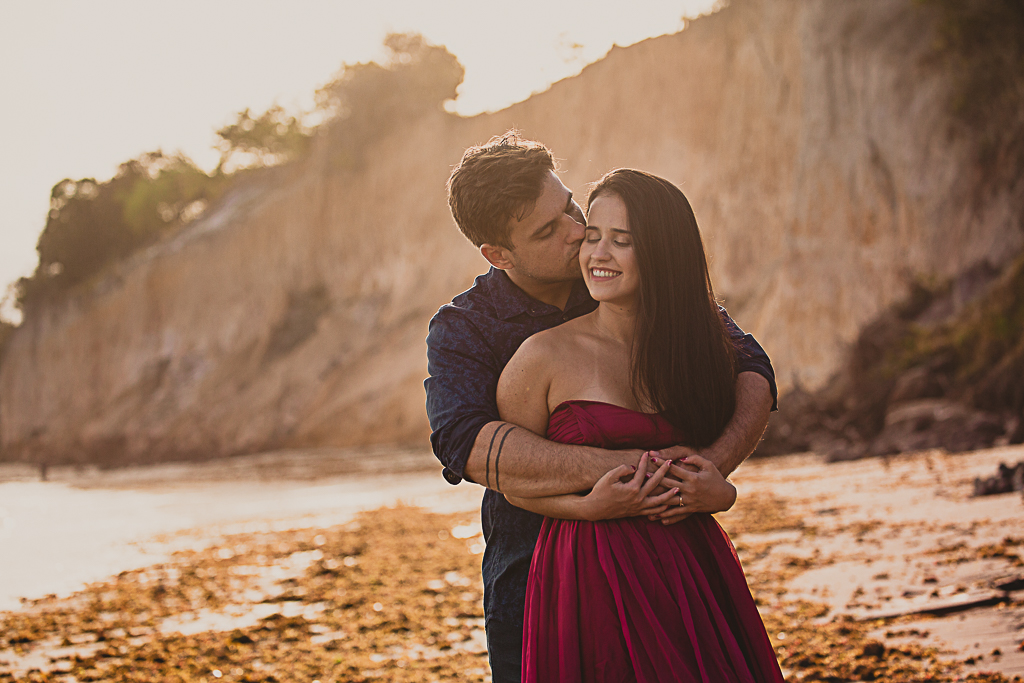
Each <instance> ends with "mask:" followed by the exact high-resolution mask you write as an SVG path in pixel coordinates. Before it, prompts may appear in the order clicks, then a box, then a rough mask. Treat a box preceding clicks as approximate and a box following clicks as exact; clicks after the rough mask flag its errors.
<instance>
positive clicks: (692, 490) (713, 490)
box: [649, 451, 736, 524]
mask: <svg viewBox="0 0 1024 683" xmlns="http://www.w3.org/2000/svg"><path fill="white" fill-rule="evenodd" d="M662 454H664V451H662V452H661V453H658V454H655V455H652V457H651V462H652V463H653V464H658V465H663V464H664V462H663V461H662V460H661V459H660V458H659V455H662ZM661 488H662V489H663V488H676V489H678V490H679V493H678V498H676V499H675V500H672V501H670V506H669V507H668V508H667V509H666V510H665V512H662V513H661V514H660V515H657V516H655V515H651V516H650V517H649V519H650V520H651V521H661V523H662V524H675V523H676V522H680V521H682V520H684V519H686V518H687V517H689V516H690V515H692V514H693V513H695V512H724V511H725V510H728V509H729V508H731V507H732V506H733V503H735V502H736V487H735V486H733V485H732V484H730V483H729V482H728V481H726V480H725V477H723V476H722V473H721V472H719V471H718V468H717V467H715V465H714V464H713V463H712V462H711V461H710V460H708V459H706V458H702V457H701V456H699V455H687V456H685V457H683V458H681V459H680V460H678V461H675V462H673V464H672V465H671V466H670V467H669V469H668V472H667V473H666V474H665V476H664V477H663V478H662V480H661ZM660 490H661V489H659V491H660ZM672 502H674V503H675V505H671V503H672Z"/></svg>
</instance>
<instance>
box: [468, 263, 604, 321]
mask: <svg viewBox="0 0 1024 683" xmlns="http://www.w3.org/2000/svg"><path fill="white" fill-rule="evenodd" d="M487 288H488V290H487V291H488V294H489V295H490V297H491V303H492V304H493V306H494V312H495V314H496V315H497V317H498V318H500V319H501V320H511V319H512V318H514V317H516V316H517V315H522V314H523V313H526V314H528V315H530V316H532V317H534V318H536V317H540V316H545V315H551V314H552V313H559V314H560V313H562V311H561V310H560V309H558V308H557V307H555V306H552V305H551V304H546V303H544V302H543V301H537V300H536V299H534V298H533V297H532V296H530V295H529V294H527V293H526V292H524V291H523V290H521V289H520V288H519V286H518V285H516V283H514V282H512V280H511V279H510V278H509V276H508V274H507V273H506V272H505V271H503V270H500V269H498V268H495V267H494V266H491V269H490V271H488V273H487ZM591 302H593V299H591V298H590V292H588V291H587V287H586V285H584V284H583V279H582V278H580V279H579V280H578V281H576V282H574V283H573V286H572V291H571V292H570V293H569V300H568V302H566V305H565V311H566V312H568V311H569V310H570V309H572V308H575V307H576V306H579V305H580V304H586V303H591Z"/></svg>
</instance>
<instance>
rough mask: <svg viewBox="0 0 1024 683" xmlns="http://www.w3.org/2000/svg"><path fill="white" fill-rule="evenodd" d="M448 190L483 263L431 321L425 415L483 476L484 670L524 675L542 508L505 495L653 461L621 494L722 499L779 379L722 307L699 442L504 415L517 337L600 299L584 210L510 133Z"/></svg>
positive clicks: (469, 157)
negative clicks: (716, 388) (717, 417)
mask: <svg viewBox="0 0 1024 683" xmlns="http://www.w3.org/2000/svg"><path fill="white" fill-rule="evenodd" d="M448 192H449V195H448V198H449V205H450V206H451V209H452V215H453V216H454V218H455V221H456V223H457V225H458V226H459V229H460V230H461V231H462V232H463V234H464V235H465V236H466V237H467V238H468V239H469V240H470V241H471V242H473V244H475V245H476V246H477V247H478V248H479V249H480V252H481V254H482V255H483V256H484V258H485V259H487V261H488V262H489V263H490V264H491V266H492V267H491V269H490V270H489V271H488V272H487V273H486V274H484V275H481V276H479V277H478V278H477V279H476V282H475V283H474V285H473V287H471V288H470V289H469V290H467V291H466V292H463V293H462V294H460V295H459V296H457V297H456V298H455V299H454V300H453V301H452V303H451V304H448V305H445V306H442V307H441V309H440V310H439V311H438V312H437V314H436V315H435V316H434V318H433V319H432V320H431V322H430V332H429V334H428V337H427V359H428V373H429V377H428V378H427V380H426V382H425V387H426V392H427V413H428V416H429V418H430V424H431V428H432V434H431V437H430V438H431V444H432V446H433V450H434V454H435V455H436V456H437V457H438V459H439V460H440V461H441V462H442V464H443V465H444V477H445V478H446V479H447V480H448V481H449V482H450V483H452V484H458V483H459V482H461V481H462V480H463V479H468V480H470V481H472V482H474V483H477V484H479V485H482V486H485V487H486V488H487V491H485V492H484V499H483V505H482V510H481V517H482V523H483V529H484V537H485V540H486V543H487V545H486V550H485V552H484V559H483V580H484V612H485V617H486V620H485V624H486V631H487V648H488V656H489V659H490V663H491V670H492V673H493V679H494V681H495V682H496V683H504V682H512V681H519V680H520V678H521V666H522V652H523V614H524V607H525V603H526V589H527V579H528V576H529V572H530V563H531V560H532V558H533V555H534V548H535V547H536V545H537V539H538V536H539V533H540V530H541V526H542V524H543V522H544V519H545V518H544V517H543V516H542V515H540V514H537V513H535V512H530V511H528V510H525V509H523V508H521V507H517V506H516V505H513V504H512V503H510V502H509V501H508V499H507V498H506V495H507V496H510V497H513V498H521V499H526V498H532V499H536V498H544V497H550V496H562V495H568V494H577V493H580V492H586V491H591V490H592V489H594V488H595V486H596V485H597V484H598V482H601V481H602V479H604V481H605V483H607V482H608V479H607V478H606V475H608V473H609V472H613V471H619V472H622V471H623V470H621V469H620V468H621V467H623V466H626V467H630V468H633V467H636V468H638V469H646V467H647V463H653V464H656V465H657V469H656V470H655V472H654V473H653V477H652V478H654V477H657V478H658V479H657V482H658V483H657V484H656V488H654V489H651V488H650V487H641V489H642V493H643V495H642V496H639V491H634V492H633V494H632V500H631V502H630V505H631V506H632V510H633V511H634V512H636V513H639V514H646V515H651V516H653V515H660V519H658V520H655V521H650V523H651V524H657V523H659V522H660V524H662V525H670V524H674V523H678V522H680V521H682V520H684V519H686V518H687V517H689V516H690V515H692V514H695V513H709V512H718V511H721V510H724V509H727V508H728V507H730V506H731V505H732V502H733V496H734V495H735V494H734V491H732V492H730V490H729V489H730V488H731V485H730V487H729V488H725V487H723V486H722V479H721V478H722V477H724V476H728V475H729V474H730V473H731V472H732V471H733V470H735V468H736V467H737V466H739V464H740V463H741V462H742V461H743V460H744V459H745V458H746V457H747V456H748V455H749V454H750V452H751V451H752V450H753V449H754V447H755V446H756V444H757V441H758V439H759V438H760V436H761V434H762V433H763V432H764V428H765V426H766V424H767V420H768V413H769V411H770V410H771V409H772V408H773V406H774V400H775V397H776V387H775V378H774V373H773V371H772V367H771V363H770V362H769V360H768V356H767V355H766V354H765V353H764V351H763V350H762V349H761V347H760V346H759V345H758V344H757V342H756V341H755V340H754V339H753V337H751V336H750V335H746V334H744V333H743V332H742V330H740V329H739V327H737V326H736V324H735V323H734V322H733V321H732V320H731V319H730V318H729V317H728V315H726V314H725V313H724V311H723V312H722V322H723V324H724V326H725V329H726V330H727V333H728V336H729V338H730V339H731V340H732V344H733V348H734V349H735V373H736V375H735V382H734V385H735V411H734V412H733V414H732V417H731V418H730V419H729V420H728V423H727V424H726V425H725V427H724V429H723V430H722V432H721V435H720V436H718V438H717V439H714V440H713V442H712V443H710V445H708V446H706V447H704V448H701V449H699V452H698V450H697V449H694V448H690V447H687V446H683V445H679V444H675V445H671V444H673V443H674V442H673V441H671V440H669V441H661V442H659V445H660V446H664V447H663V448H660V450H656V451H655V452H651V453H647V454H646V457H645V453H646V452H647V451H648V450H649V449H650V447H646V448H645V447H642V446H641V445H640V444H639V443H633V442H631V441H629V440H627V441H624V442H622V443H615V442H605V443H602V444H570V443H558V442H556V441H553V440H549V439H545V438H544V437H543V436H540V435H539V434H536V433H534V432H533V431H531V430H530V429H527V428H523V427H519V426H517V425H515V424H511V423H509V422H506V421H504V420H502V418H501V416H500V413H499V410H498V404H497V399H496V391H497V387H498V380H499V377H500V376H501V373H502V371H503V370H504V369H505V366H506V365H507V364H508V362H509V360H510V359H511V358H512V357H513V355H514V354H515V353H516V351H517V350H518V349H519V347H520V345H522V343H523V342H524V341H525V340H526V339H528V338H529V337H531V336H533V335H534V334H537V333H538V332H542V331H544V330H548V329H551V328H554V327H557V326H558V325H561V324H562V323H565V322H567V321H571V320H574V319H576V318H578V317H580V316H584V315H586V314H589V313H592V312H594V311H595V309H596V308H597V307H598V303H597V301H595V300H594V299H593V298H592V297H591V296H590V293H589V292H588V290H587V287H586V285H585V283H584V280H583V272H582V270H581V268H580V263H579V253H580V247H581V244H582V243H583V239H584V235H585V230H586V220H585V219H584V216H583V211H582V210H581V209H580V207H579V205H578V204H577V203H576V202H575V201H574V200H573V196H572V193H571V192H570V191H569V189H568V188H566V187H565V186H564V185H563V184H562V182H561V181H560V180H559V178H558V176H557V175H556V173H555V163H554V159H553V157H552V155H551V152H550V151H549V150H548V149H547V148H546V147H544V146H543V145H541V144H539V143H536V142H531V141H527V140H522V139H520V138H519V137H518V135H517V134H515V133H514V132H510V133H508V134H506V135H505V136H503V137H501V138H496V139H493V140H491V141H490V142H488V143H487V144H486V145H483V146H480V147H472V148H470V149H468V150H466V152H465V154H464V155H463V158H462V160H461V162H460V163H459V164H458V165H457V166H456V167H455V169H454V171H453V172H452V175H451V178H450V179H449V183H448ZM666 341H667V340H666ZM645 419H646V418H645ZM652 419H654V418H652ZM680 443H683V441H682V440H680ZM683 459H686V460H687V462H686V463H683V462H681V461H682V460H683ZM687 465H689V466H687ZM713 470H717V471H713ZM631 471H632V470H631ZM612 476H614V475H612ZM623 486H627V485H626V484H623ZM634 488H636V487H635V486H634ZM673 490H676V492H675V493H671V492H672V491H673ZM723 491H724V492H725V493H726V494H727V495H725V496H723V495H722V494H723ZM666 494H668V495H666ZM638 496H639V497H638ZM609 516H614V515H609ZM744 590H746V589H745V588H744ZM552 608H554V605H552ZM679 635H680V636H682V634H679Z"/></svg>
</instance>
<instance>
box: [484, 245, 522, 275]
mask: <svg viewBox="0 0 1024 683" xmlns="http://www.w3.org/2000/svg"><path fill="white" fill-rule="evenodd" d="M480 254H481V255H483V257H484V258H485V259H487V262H488V263H490V264H491V265H492V266H494V267H495V268H497V269H498V270H511V269H512V268H513V267H514V264H513V263H512V259H510V258H509V256H510V255H511V253H510V251H509V250H508V249H506V248H505V247H496V246H494V245H493V244H481V245H480Z"/></svg>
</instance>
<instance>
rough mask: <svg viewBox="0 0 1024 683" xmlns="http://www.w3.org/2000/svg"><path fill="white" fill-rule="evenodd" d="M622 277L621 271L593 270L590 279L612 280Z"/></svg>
mask: <svg viewBox="0 0 1024 683" xmlns="http://www.w3.org/2000/svg"><path fill="white" fill-rule="evenodd" d="M620 275H622V273H621V272H620V271H617V270H610V269H608V268H591V269H590V278H591V279H592V280H611V279H612V278H616V277H618V276H620Z"/></svg>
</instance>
